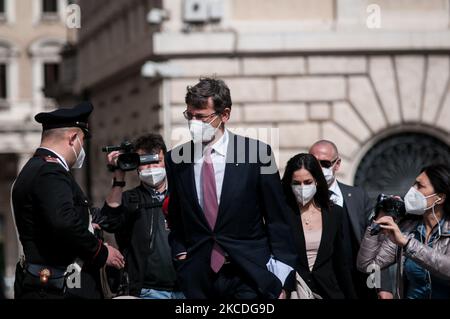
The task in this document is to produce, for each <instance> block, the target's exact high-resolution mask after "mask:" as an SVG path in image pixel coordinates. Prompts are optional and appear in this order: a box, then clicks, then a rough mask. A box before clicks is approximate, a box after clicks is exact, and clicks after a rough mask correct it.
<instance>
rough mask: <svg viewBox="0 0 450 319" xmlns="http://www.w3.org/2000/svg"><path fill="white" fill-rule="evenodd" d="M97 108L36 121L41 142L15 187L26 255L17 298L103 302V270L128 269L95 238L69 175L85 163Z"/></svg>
mask: <svg viewBox="0 0 450 319" xmlns="http://www.w3.org/2000/svg"><path fill="white" fill-rule="evenodd" d="M92 110H93V107H92V105H91V104H90V103H88V102H85V103H82V104H79V105H77V106H75V107H74V108H71V109H58V110H56V111H53V112H49V113H39V114H38V115H36V117H35V119H36V121H37V122H39V123H41V124H42V126H43V133H42V142H41V145H40V147H39V148H38V149H37V150H36V152H35V154H34V156H33V157H32V158H31V159H30V160H29V161H28V162H27V163H26V165H25V166H24V168H23V169H22V171H21V172H20V174H19V176H18V177H17V179H16V181H15V182H14V186H13V189H12V204H13V209H14V217H15V221H16V225H17V230H18V233H19V238H20V242H21V244H22V246H23V253H24V256H23V257H24V258H21V261H20V262H19V263H18V264H17V266H16V278H15V283H14V290H15V291H14V294H15V298H16V299H60V298H73V297H76V298H101V297H102V290H101V284H100V276H99V273H100V272H99V269H100V268H101V267H103V266H104V265H105V264H107V265H109V266H114V267H116V268H122V267H123V257H122V255H121V254H120V252H119V251H118V250H116V249H115V248H113V247H111V246H106V245H105V244H104V243H103V242H102V241H101V240H99V239H98V238H96V236H95V235H94V231H93V228H92V226H91V220H90V218H91V216H90V212H89V201H88V199H87V197H86V196H85V195H84V193H83V191H82V190H81V188H80V187H79V186H78V184H77V183H76V181H75V179H74V178H73V176H72V174H71V173H70V169H71V168H81V166H82V165H83V161H84V149H83V144H84V140H85V138H87V137H88V136H89V130H88V123H87V122H88V117H89V115H90V114H91V112H92ZM72 271H74V273H73V274H71V275H70V276H69V277H67V273H66V272H72ZM77 273H78V274H77Z"/></svg>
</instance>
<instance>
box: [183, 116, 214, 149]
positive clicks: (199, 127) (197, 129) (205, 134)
mask: <svg viewBox="0 0 450 319" xmlns="http://www.w3.org/2000/svg"><path fill="white" fill-rule="evenodd" d="M217 116H218V115H216V117H214V118H213V119H212V121H211V122H209V123H205V122H202V121H199V120H190V121H189V131H190V132H191V136H192V141H193V142H194V144H197V143H208V142H211V141H212V140H213V139H214V136H215V135H216V132H217V130H218V129H219V127H220V125H221V124H222V121H221V122H220V124H219V126H217V127H213V126H212V125H211V123H212V122H214V120H215V119H216V118H217Z"/></svg>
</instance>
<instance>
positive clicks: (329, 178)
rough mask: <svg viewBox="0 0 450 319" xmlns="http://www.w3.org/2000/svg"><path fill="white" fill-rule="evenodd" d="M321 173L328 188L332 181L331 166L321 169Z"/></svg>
mask: <svg viewBox="0 0 450 319" xmlns="http://www.w3.org/2000/svg"><path fill="white" fill-rule="evenodd" d="M322 172H323V176H325V180H326V181H327V184H328V186H330V185H331V183H333V180H334V172H333V166H332V167H330V168H324V167H322Z"/></svg>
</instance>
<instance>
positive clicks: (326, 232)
mask: <svg viewBox="0 0 450 319" xmlns="http://www.w3.org/2000/svg"><path fill="white" fill-rule="evenodd" d="M331 235H332V232H331V230H330V211H329V210H325V209H322V235H321V237H320V244H319V250H318V251H317V257H316V261H315V262H314V267H313V270H314V269H316V268H317V267H319V266H320V264H321V263H322V262H323V260H322V259H323V256H324V253H323V248H324V246H325V245H332V238H331Z"/></svg>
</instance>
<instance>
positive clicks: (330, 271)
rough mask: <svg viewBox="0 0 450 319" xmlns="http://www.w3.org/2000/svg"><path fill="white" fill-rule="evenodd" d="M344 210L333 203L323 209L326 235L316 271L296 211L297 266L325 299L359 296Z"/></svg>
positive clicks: (323, 229) (301, 273) (323, 227)
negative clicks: (345, 232)
mask: <svg viewBox="0 0 450 319" xmlns="http://www.w3.org/2000/svg"><path fill="white" fill-rule="evenodd" d="M342 215H343V210H342V208H341V207H339V206H337V205H332V206H331V208H330V211H328V210H325V209H324V210H322V238H321V241H320V246H319V251H318V254H317V258H316V261H315V263H314V266H313V269H312V271H310V270H309V266H308V259H307V256H306V244H305V235H304V231H303V225H302V221H301V217H300V212H299V211H298V210H297V211H296V212H295V213H293V214H292V223H291V225H292V227H293V229H294V238H295V246H296V248H297V252H298V255H299V259H298V263H297V265H296V270H297V272H298V273H299V275H300V276H301V277H302V278H303V279H304V280H305V281H306V283H307V284H308V285H309V286H310V288H311V289H312V290H313V291H314V292H316V293H318V294H319V295H320V296H322V298H324V299H342V298H356V293H355V291H354V287H353V282H352V275H351V273H350V268H349V267H348V264H347V259H346V258H345V257H344V252H343V245H342V240H343V238H342V236H343V234H342V226H341V224H342V218H343V217H342Z"/></svg>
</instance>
